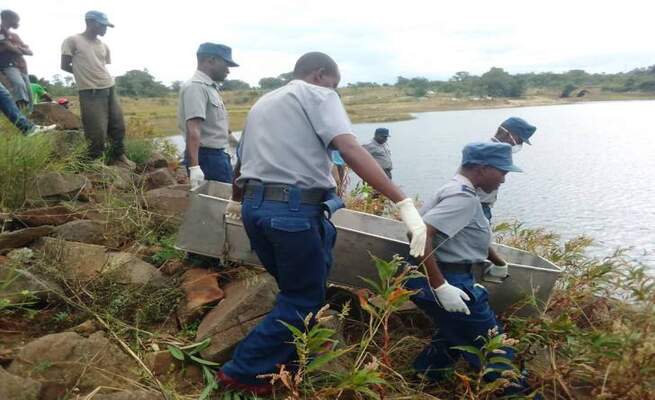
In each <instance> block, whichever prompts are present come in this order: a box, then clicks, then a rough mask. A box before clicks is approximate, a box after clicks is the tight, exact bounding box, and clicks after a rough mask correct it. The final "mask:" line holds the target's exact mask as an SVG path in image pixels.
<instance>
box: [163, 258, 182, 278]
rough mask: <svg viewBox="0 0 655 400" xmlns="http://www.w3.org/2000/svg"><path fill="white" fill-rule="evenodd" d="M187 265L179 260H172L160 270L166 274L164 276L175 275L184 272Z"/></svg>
mask: <svg viewBox="0 0 655 400" xmlns="http://www.w3.org/2000/svg"><path fill="white" fill-rule="evenodd" d="M187 267H188V266H187V264H186V263H185V262H184V261H182V260H178V259H172V260H168V261H166V262H165V263H164V264H163V265H162V266H161V267H159V270H160V271H161V272H162V273H163V274H164V275H175V274H177V273H179V272H182V271H184V270H185V269H187Z"/></svg>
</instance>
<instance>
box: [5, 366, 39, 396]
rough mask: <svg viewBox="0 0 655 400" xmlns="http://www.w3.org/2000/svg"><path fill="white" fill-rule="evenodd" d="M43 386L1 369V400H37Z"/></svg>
mask: <svg viewBox="0 0 655 400" xmlns="http://www.w3.org/2000/svg"><path fill="white" fill-rule="evenodd" d="M40 391H41V384H40V383H39V382H37V381H35V380H34V379H30V378H21V377H20V376H16V375H12V374H10V373H9V372H7V371H5V370H4V369H3V368H2V367H0V399H2V400H37V399H38V396H39V392H40Z"/></svg>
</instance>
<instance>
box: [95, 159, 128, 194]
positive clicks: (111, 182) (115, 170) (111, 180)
mask: <svg viewBox="0 0 655 400" xmlns="http://www.w3.org/2000/svg"><path fill="white" fill-rule="evenodd" d="M86 176H87V178H88V179H89V180H90V181H91V182H92V183H93V185H94V186H98V187H111V188H114V189H120V190H125V189H129V188H130V187H131V186H132V184H133V183H134V178H135V176H136V175H135V174H134V173H133V172H131V171H130V170H129V169H125V168H120V167H117V166H112V165H104V166H102V167H101V168H100V170H99V171H97V172H94V173H92V174H87V175H86Z"/></svg>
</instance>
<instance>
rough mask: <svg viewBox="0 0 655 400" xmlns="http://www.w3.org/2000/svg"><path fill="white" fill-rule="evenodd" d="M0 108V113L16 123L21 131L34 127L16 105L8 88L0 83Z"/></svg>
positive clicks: (26, 131)
mask: <svg viewBox="0 0 655 400" xmlns="http://www.w3.org/2000/svg"><path fill="white" fill-rule="evenodd" d="M0 110H1V111H2V113H3V114H4V115H5V116H6V117H7V118H8V119H9V121H11V123H13V124H14V125H16V127H17V128H18V129H20V131H21V132H23V133H28V132H29V131H31V130H32V129H33V128H34V124H32V123H31V122H30V121H29V120H28V119H27V118H26V117H25V116H24V115H23V114H22V113H21V112H20V109H19V108H18V107H17V106H16V102H15V101H14V98H13V97H11V93H9V90H7V88H5V87H4V85H2V84H1V83H0Z"/></svg>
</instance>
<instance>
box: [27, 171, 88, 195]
mask: <svg viewBox="0 0 655 400" xmlns="http://www.w3.org/2000/svg"><path fill="white" fill-rule="evenodd" d="M90 188H91V182H90V181H89V180H88V179H87V178H86V177H85V176H84V175H79V174H67V173H61V172H48V173H45V174H42V175H39V176H37V177H36V179H35V180H34V182H32V184H31V185H30V186H29V187H28V189H27V198H28V199H32V200H38V199H46V200H49V199H60V198H62V199H65V200H73V199H75V198H77V197H79V196H80V195H84V194H85V193H84V192H85V190H89V189H90Z"/></svg>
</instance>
